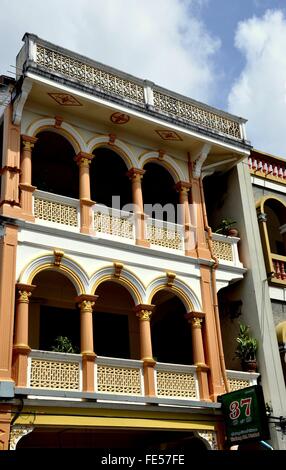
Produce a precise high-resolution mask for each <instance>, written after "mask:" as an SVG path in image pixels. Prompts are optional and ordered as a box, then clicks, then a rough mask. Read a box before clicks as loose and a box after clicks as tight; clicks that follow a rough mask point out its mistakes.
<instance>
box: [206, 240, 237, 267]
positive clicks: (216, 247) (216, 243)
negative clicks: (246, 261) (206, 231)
mask: <svg viewBox="0 0 286 470" xmlns="http://www.w3.org/2000/svg"><path fill="white" fill-rule="evenodd" d="M239 240H240V239H239V238H238V237H227V236H225V235H221V234H219V233H213V235H212V249H213V253H214V255H215V256H216V257H217V258H218V259H219V261H220V263H222V264H228V265H230V266H235V267H238V268H242V267H243V265H242V263H241V262H240V260H239V255H238V249H237V244H238V242H239Z"/></svg>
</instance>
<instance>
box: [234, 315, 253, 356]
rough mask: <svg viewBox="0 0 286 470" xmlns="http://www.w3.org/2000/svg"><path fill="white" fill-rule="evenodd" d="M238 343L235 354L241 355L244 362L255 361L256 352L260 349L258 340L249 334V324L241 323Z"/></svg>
mask: <svg viewBox="0 0 286 470" xmlns="http://www.w3.org/2000/svg"><path fill="white" fill-rule="evenodd" d="M236 341H237V343H238V345H237V348H236V351H235V355H236V357H239V359H240V360H241V361H242V362H247V361H255V360H256V352H257V349H258V341H257V339H256V338H254V337H253V336H250V334H249V326H247V325H245V324H244V323H240V325H239V335H238V337H237V338H236Z"/></svg>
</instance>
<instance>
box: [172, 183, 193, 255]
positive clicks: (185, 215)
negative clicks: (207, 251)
mask: <svg viewBox="0 0 286 470" xmlns="http://www.w3.org/2000/svg"><path fill="white" fill-rule="evenodd" d="M190 188H191V183H188V182H185V181H179V183H177V184H176V189H177V191H178V193H179V203H180V212H181V220H180V223H181V224H182V225H183V226H184V234H185V254H186V256H193V257H197V255H196V250H195V248H196V240H195V229H196V227H193V226H192V223H191V214H190V205H189V191H190Z"/></svg>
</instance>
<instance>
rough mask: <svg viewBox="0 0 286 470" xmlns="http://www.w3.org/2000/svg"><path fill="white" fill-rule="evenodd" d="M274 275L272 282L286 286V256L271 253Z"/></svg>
mask: <svg viewBox="0 0 286 470" xmlns="http://www.w3.org/2000/svg"><path fill="white" fill-rule="evenodd" d="M270 256H271V259H272V264H273V270H274V271H273V272H274V275H273V277H272V279H271V282H274V283H278V284H286V256H281V255H276V254H274V253H271V255H270Z"/></svg>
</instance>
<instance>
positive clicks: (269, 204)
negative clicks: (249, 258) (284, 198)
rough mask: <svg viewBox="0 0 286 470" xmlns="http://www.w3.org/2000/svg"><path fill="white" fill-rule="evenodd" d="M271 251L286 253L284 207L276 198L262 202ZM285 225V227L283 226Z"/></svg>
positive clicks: (285, 213)
mask: <svg viewBox="0 0 286 470" xmlns="http://www.w3.org/2000/svg"><path fill="white" fill-rule="evenodd" d="M264 212H265V213H266V216H267V228H268V238H269V243H270V250H271V253H275V254H277V255H282V256H285V255H286V225H285V224H286V207H285V206H284V205H283V204H282V203H281V202H279V201H277V200H276V199H267V200H266V201H265V203H264ZM284 225H285V227H284Z"/></svg>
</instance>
